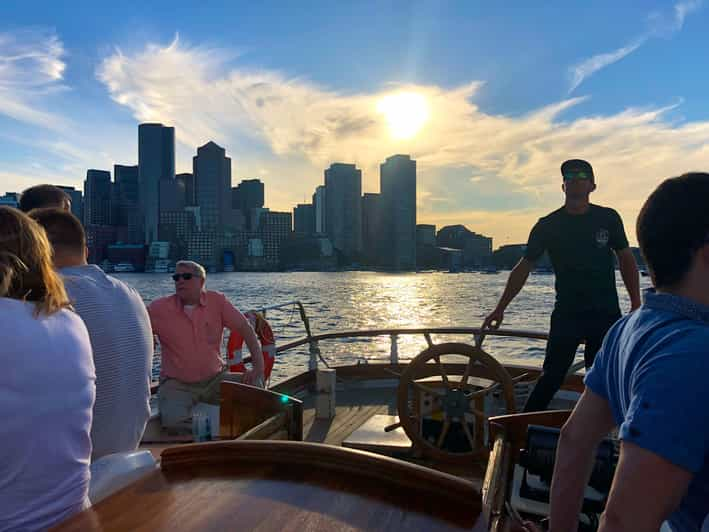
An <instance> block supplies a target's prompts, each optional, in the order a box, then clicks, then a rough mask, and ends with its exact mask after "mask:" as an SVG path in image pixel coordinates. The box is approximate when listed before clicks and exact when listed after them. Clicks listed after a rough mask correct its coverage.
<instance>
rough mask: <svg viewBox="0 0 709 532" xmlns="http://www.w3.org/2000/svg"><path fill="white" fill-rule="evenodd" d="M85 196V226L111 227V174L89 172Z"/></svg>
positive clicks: (102, 171)
mask: <svg viewBox="0 0 709 532" xmlns="http://www.w3.org/2000/svg"><path fill="white" fill-rule="evenodd" d="M84 194H85V201H84V225H110V224H111V172H109V171H108V170H93V169H91V170H87V171H86V181H84Z"/></svg>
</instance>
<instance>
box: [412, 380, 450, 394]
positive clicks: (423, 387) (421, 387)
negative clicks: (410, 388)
mask: <svg viewBox="0 0 709 532" xmlns="http://www.w3.org/2000/svg"><path fill="white" fill-rule="evenodd" d="M411 384H413V385H414V387H415V388H418V389H419V390H421V391H422V392H425V393H428V394H431V395H435V396H436V397H443V392H442V391H438V390H436V389H435V388H431V387H429V386H426V385H424V384H421V383H420V382H416V381H411Z"/></svg>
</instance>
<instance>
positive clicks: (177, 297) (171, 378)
mask: <svg viewBox="0 0 709 532" xmlns="http://www.w3.org/2000/svg"><path fill="white" fill-rule="evenodd" d="M206 277H207V275H206V272H205V271H204V268H203V267H202V266H201V265H199V264H197V263H196V262H192V261H180V262H178V263H177V265H176V267H175V274H174V275H173V276H172V278H173V280H174V281H175V294H174V295H172V296H168V297H163V298H160V299H156V300H155V301H153V302H152V303H151V304H150V305H149V306H148V314H150V322H151V324H152V327H153V334H154V335H155V336H157V338H158V340H159V341H160V349H161V352H162V365H161V369H160V389H159V392H158V402H159V405H160V417H161V420H162V425H163V427H165V428H167V429H172V430H177V431H190V430H191V429H192V407H193V406H194V405H195V404H197V403H211V404H217V405H218V404H219V385H220V384H221V382H222V380H224V379H225V378H228V377H227V370H226V367H225V366H224V362H223V361H222V356H221V345H222V336H223V333H224V327H226V328H228V329H229V330H231V331H237V332H238V333H239V334H240V335H241V336H242V337H243V338H244V340H245V342H246V345H247V346H248V347H249V351H250V352H251V358H252V360H253V369H251V370H248V371H247V372H246V373H244V375H243V379H242V380H241V382H243V383H245V384H253V385H262V383H263V354H262V353H261V346H260V344H259V342H258V338H257V337H256V333H255V332H254V330H253V329H252V328H251V326H250V325H249V323H248V321H247V320H246V318H244V315H243V314H242V313H241V312H239V311H238V310H237V309H236V308H235V307H234V306H233V305H232V304H231V303H230V302H229V301H228V300H227V298H226V297H225V296H224V294H222V293H220V292H215V291H212V290H206V289H205V286H204V283H205V281H206ZM233 375H234V376H236V375H238V374H233ZM228 380H231V379H228ZM237 380H238V379H237Z"/></svg>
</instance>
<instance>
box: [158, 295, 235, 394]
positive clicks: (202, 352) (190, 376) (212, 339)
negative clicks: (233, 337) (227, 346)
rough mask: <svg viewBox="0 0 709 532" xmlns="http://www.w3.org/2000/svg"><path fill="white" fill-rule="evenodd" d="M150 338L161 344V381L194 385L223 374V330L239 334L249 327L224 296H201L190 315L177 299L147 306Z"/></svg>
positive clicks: (173, 297) (164, 300)
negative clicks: (171, 380) (237, 331)
mask: <svg viewBox="0 0 709 532" xmlns="http://www.w3.org/2000/svg"><path fill="white" fill-rule="evenodd" d="M148 314H150V323H151V325H152V326H153V334H155V336H157V337H158V340H159V341H160V349H161V353H162V364H161V369H160V378H161V379H165V378H169V379H177V380H179V381H181V382H188V383H194V382H199V381H203V380H206V379H209V378H212V377H214V376H215V375H216V374H217V373H219V372H220V371H222V369H223V367H224V362H223V361H222V356H221V345H222V337H223V334H224V327H226V328H228V329H230V330H232V331H233V330H239V329H240V328H241V327H243V325H244V324H246V325H248V322H247V321H246V318H245V317H244V315H243V314H242V313H241V312H239V310H237V309H236V308H235V307H234V306H233V305H232V304H231V303H230V302H229V300H227V298H226V297H225V296H224V294H222V293H220V292H214V291H211V290H207V291H204V292H202V295H201V296H200V300H199V304H198V305H196V306H195V307H194V308H193V309H192V312H191V313H187V312H186V311H185V308H184V305H183V304H182V301H181V300H180V298H179V297H177V295H172V296H168V297H163V298H160V299H156V300H155V301H153V302H152V303H151V304H150V305H149V306H148Z"/></svg>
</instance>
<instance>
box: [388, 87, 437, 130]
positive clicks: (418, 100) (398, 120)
mask: <svg viewBox="0 0 709 532" xmlns="http://www.w3.org/2000/svg"><path fill="white" fill-rule="evenodd" d="M377 112H379V113H381V114H383V115H384V118H385V119H386V121H387V125H388V126H389V132H390V134H391V136H392V137H393V138H395V139H398V140H403V139H410V138H412V137H414V136H415V135H416V134H417V133H418V132H419V131H421V129H422V128H423V126H424V125H425V124H426V122H427V121H428V118H429V112H428V102H427V101H426V98H424V96H423V95H421V94H418V93H416V92H397V93H394V94H388V95H387V96H384V97H383V98H382V99H381V100H379V103H377Z"/></svg>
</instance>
